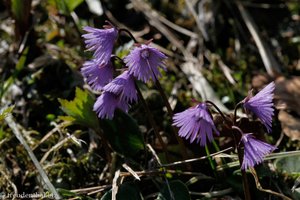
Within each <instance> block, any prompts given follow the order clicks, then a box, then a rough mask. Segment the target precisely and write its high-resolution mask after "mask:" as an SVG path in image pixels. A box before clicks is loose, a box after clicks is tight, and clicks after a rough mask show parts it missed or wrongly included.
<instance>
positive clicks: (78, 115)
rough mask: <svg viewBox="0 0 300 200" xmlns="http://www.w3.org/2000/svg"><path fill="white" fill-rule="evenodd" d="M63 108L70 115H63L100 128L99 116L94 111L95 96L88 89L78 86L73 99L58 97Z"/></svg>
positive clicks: (64, 118) (68, 118) (82, 123)
mask: <svg viewBox="0 0 300 200" xmlns="http://www.w3.org/2000/svg"><path fill="white" fill-rule="evenodd" d="M58 101H59V102H60V104H61V109H62V110H63V111H64V112H65V113H66V114H67V115H68V116H63V117H61V118H62V119H63V120H66V121H71V122H74V123H77V124H80V125H83V126H87V127H89V128H93V129H97V128H98V118H97V116H96V113H95V112H94V111H93V104H94V98H93V97H92V96H91V95H90V94H89V92H88V91H87V90H81V89H80V88H76V91H75V98H74V99H73V100H72V101H68V100H65V99H58Z"/></svg>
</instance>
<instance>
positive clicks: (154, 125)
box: [135, 82, 169, 162]
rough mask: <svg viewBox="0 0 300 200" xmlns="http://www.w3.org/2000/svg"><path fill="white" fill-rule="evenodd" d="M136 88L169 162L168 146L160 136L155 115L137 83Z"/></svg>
mask: <svg viewBox="0 0 300 200" xmlns="http://www.w3.org/2000/svg"><path fill="white" fill-rule="evenodd" d="M135 87H136V90H137V93H138V96H139V99H140V101H141V103H142V105H143V107H144V109H145V111H146V113H147V117H148V120H149V122H150V124H151V126H152V128H153V131H154V133H155V135H156V137H157V138H158V140H159V143H160V144H161V146H162V149H163V151H164V153H165V155H166V159H167V161H168V162H169V154H168V150H167V146H166V144H165V143H164V141H163V139H162V137H161V135H160V134H159V132H158V128H157V125H156V123H155V121H154V118H153V115H152V113H151V111H150V109H149V107H148V105H147V103H146V101H145V99H144V97H143V94H142V92H141V90H140V88H139V87H138V85H137V84H136V82H135Z"/></svg>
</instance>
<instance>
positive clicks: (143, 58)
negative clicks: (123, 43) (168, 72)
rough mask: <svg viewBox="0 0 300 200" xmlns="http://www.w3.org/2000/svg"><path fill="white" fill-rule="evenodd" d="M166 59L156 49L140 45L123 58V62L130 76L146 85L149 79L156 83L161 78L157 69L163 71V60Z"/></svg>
mask: <svg viewBox="0 0 300 200" xmlns="http://www.w3.org/2000/svg"><path fill="white" fill-rule="evenodd" d="M166 58H167V57H166V56H165V54H163V53H162V52H160V51H159V50H158V49H156V48H154V47H150V46H149V45H147V44H141V45H137V46H136V47H135V48H134V49H133V50H132V51H131V52H130V53H129V55H127V56H126V57H125V58H124V62H125V63H126V66H127V67H128V68H129V73H130V74H132V75H133V76H134V77H136V78H137V79H138V80H141V81H143V82H145V83H146V82H147V81H148V80H149V79H150V78H152V80H153V81H156V79H157V78H159V77H160V76H161V73H160V72H159V70H158V68H159V67H161V68H163V69H165V67H164V66H163V60H164V59H166Z"/></svg>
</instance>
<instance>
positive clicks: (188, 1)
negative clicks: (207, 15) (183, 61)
mask: <svg viewBox="0 0 300 200" xmlns="http://www.w3.org/2000/svg"><path fill="white" fill-rule="evenodd" d="M185 4H186V6H187V8H188V9H189V11H190V12H191V14H192V16H193V17H194V20H195V21H196V24H197V26H198V28H199V30H200V32H201V33H202V36H203V38H204V39H205V40H206V41H208V35H207V32H206V30H205V28H204V26H203V24H201V23H200V20H199V19H198V16H197V13H196V11H195V10H194V8H193V5H192V3H191V1H190V0H185Z"/></svg>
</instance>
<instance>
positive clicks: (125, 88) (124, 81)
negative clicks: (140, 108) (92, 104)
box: [103, 71, 137, 102]
mask: <svg viewBox="0 0 300 200" xmlns="http://www.w3.org/2000/svg"><path fill="white" fill-rule="evenodd" d="M103 90H104V91H106V92H111V93H113V94H115V95H118V96H120V98H122V99H124V100H125V101H127V102H133V101H137V91H136V88H135V84H134V79H133V77H132V75H130V74H129V73H128V71H125V72H123V73H122V74H121V75H119V76H118V77H116V78H115V79H114V80H113V81H112V82H110V83H109V84H107V85H106V86H105V87H104V88H103Z"/></svg>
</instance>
